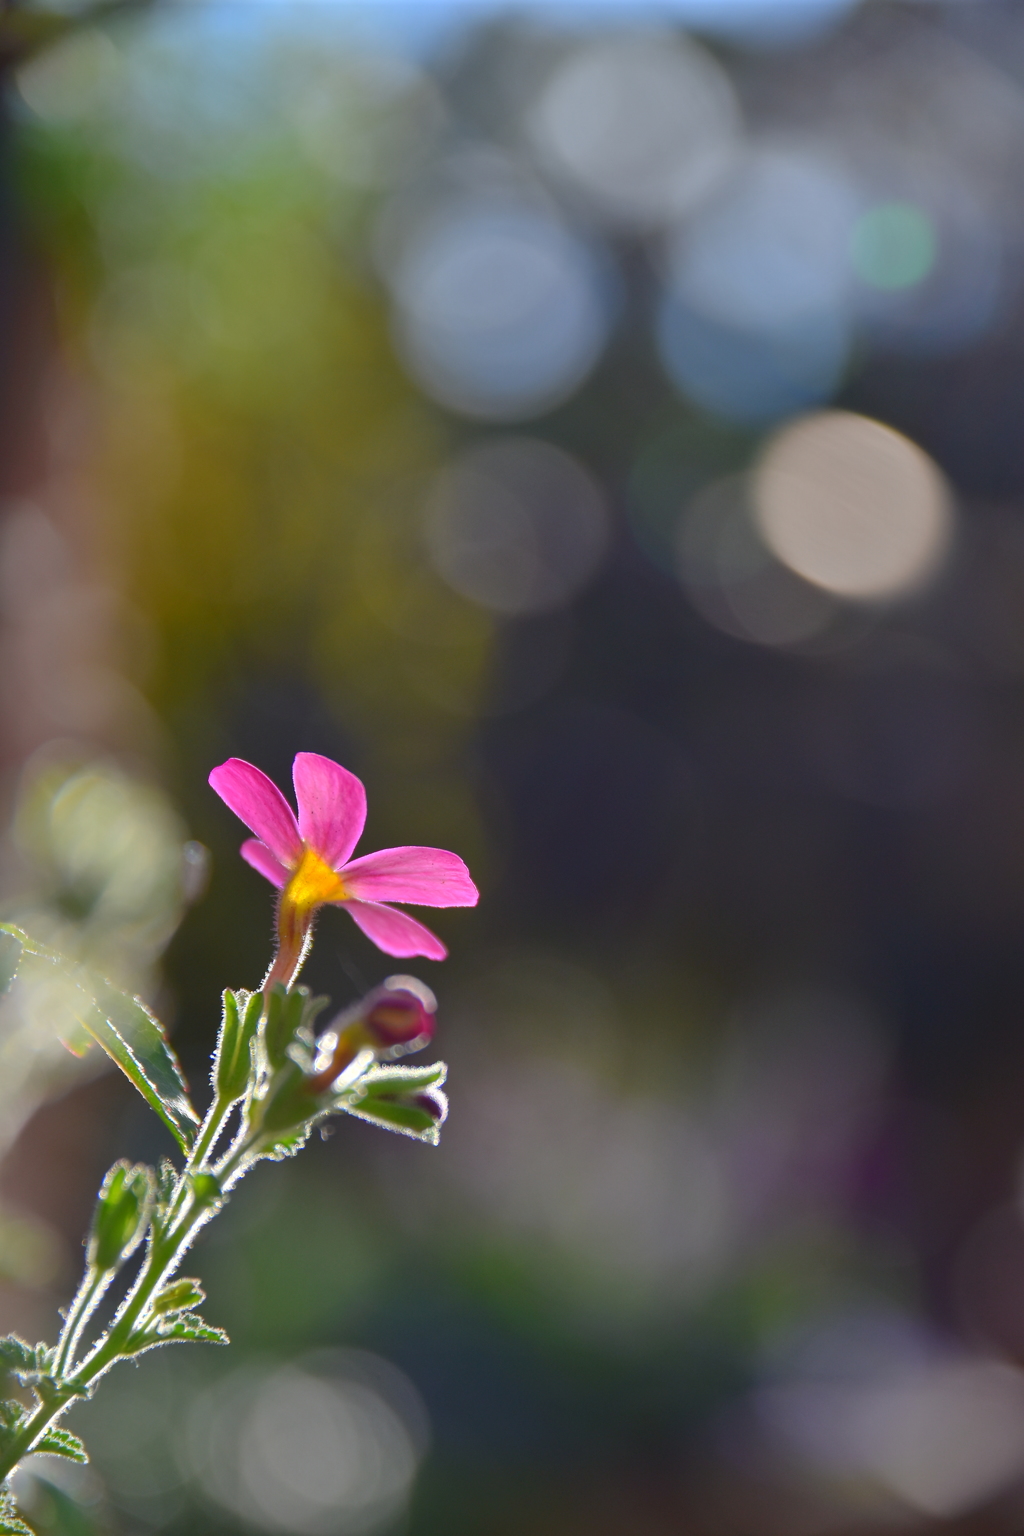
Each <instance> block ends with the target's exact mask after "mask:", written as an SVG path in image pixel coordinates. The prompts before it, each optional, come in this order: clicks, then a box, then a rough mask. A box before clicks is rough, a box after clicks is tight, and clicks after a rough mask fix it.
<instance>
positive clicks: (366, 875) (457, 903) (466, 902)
mask: <svg viewBox="0 0 1024 1536" xmlns="http://www.w3.org/2000/svg"><path fill="white" fill-rule="evenodd" d="M341 877H342V879H343V881H344V882H345V889H346V890H347V891H350V892H351V894H352V895H353V896H354V897H356V899H357V900H360V901H412V902H418V903H419V904H420V905H421V906H424V907H475V906H476V904H477V901H478V900H479V898H480V893H479V891H478V890H477V888H476V886H475V885H474V884H473V882H472V880H471V879H470V876H469V870H468V869H467V868H466V866H465V864H464V863H463V862H462V860H461V859H460V858H459V856H458V854H457V853H449V852H448V851H447V849H445V848H383V849H381V851H380V853H367V854H365V855H364V857H363V858H361V859H353V861H352V863H351V864H346V865H345V867H344V869H343V870H342V871H341Z"/></svg>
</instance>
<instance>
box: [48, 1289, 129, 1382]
mask: <svg viewBox="0 0 1024 1536" xmlns="http://www.w3.org/2000/svg"><path fill="white" fill-rule="evenodd" d="M113 1278H114V1271H113V1270H111V1269H91V1268H90V1269H87V1270H86V1272H85V1274H84V1275H83V1276H82V1283H81V1285H80V1286H79V1287H78V1292H77V1294H76V1296H75V1299H74V1301H73V1302H72V1303H71V1306H70V1307H69V1308H68V1315H67V1318H66V1319H65V1322H64V1328H63V1330H62V1332H61V1336H60V1342H59V1343H58V1345H57V1354H56V1356H55V1358H54V1362H53V1374H54V1375H55V1376H58V1377H59V1376H63V1375H64V1373H65V1371H66V1370H67V1368H68V1366H69V1365H70V1363H71V1361H72V1360H73V1359H74V1355H75V1348H76V1346H77V1344H78V1341H79V1339H80V1338H81V1336H82V1329H83V1328H84V1327H85V1325H86V1323H87V1322H88V1321H89V1319H90V1317H91V1316H92V1314H93V1312H95V1310H96V1307H97V1305H98V1303H99V1301H100V1298H101V1297H102V1295H103V1293H104V1291H105V1290H106V1289H107V1286H108V1285H109V1284H110V1282H111V1280H112V1279H113Z"/></svg>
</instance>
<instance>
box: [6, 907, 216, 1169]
mask: <svg viewBox="0 0 1024 1536" xmlns="http://www.w3.org/2000/svg"><path fill="white" fill-rule="evenodd" d="M0 934H3V935H5V936H7V937H8V938H13V939H15V940H17V941H18V943H20V944H21V946H22V948H23V950H24V951H25V952H26V953H27V954H31V955H35V956H37V957H38V958H39V959H41V960H45V961H47V962H48V963H49V964H50V965H53V966H55V967H56V969H57V970H59V971H60V972H61V974H62V975H64V976H66V977H67V978H68V979H69V980H70V981H71V982H72V983H73V984H74V986H75V987H76V988H77V989H78V992H79V993H80V994H81V997H82V1004H81V1010H80V1011H79V1012H78V1013H77V1023H78V1024H79V1025H80V1026H81V1028H83V1029H84V1030H85V1031H86V1032H87V1033H88V1034H89V1035H91V1036H92V1038H93V1039H94V1040H95V1041H96V1042H97V1044H99V1045H101V1046H102V1047H103V1049H104V1050H105V1051H106V1053H107V1055H108V1056H109V1057H110V1058H111V1060H112V1061H114V1062H116V1063H117V1065H118V1066H119V1067H120V1068H121V1071H122V1072H123V1073H124V1074H125V1076H126V1077H127V1078H128V1079H129V1081H130V1082H131V1083H133V1084H134V1086H135V1087H136V1088H137V1089H138V1091H139V1092H140V1093H141V1094H142V1097H143V1098H144V1099H145V1100H146V1102H147V1104H149V1106H150V1108H151V1109H153V1110H155V1111H156V1113H157V1114H158V1115H159V1116H160V1119H161V1120H162V1121H163V1122H164V1124H165V1125H166V1126H167V1128H168V1130H169V1131H170V1132H171V1134H172V1135H173V1136H174V1138H175V1140H176V1141H177V1142H178V1145H179V1146H180V1147H181V1149H182V1151H183V1152H189V1151H191V1149H192V1144H193V1142H194V1141H195V1137H196V1130H197V1128H198V1125H199V1116H198V1115H197V1114H196V1112H195V1110H194V1109H193V1108H192V1105H191V1103H190V1102H189V1097H188V1087H187V1085H186V1082H185V1079H184V1077H183V1076H182V1072H181V1068H180V1066H179V1065H178V1059H177V1057H176V1056H175V1054H174V1052H173V1051H172V1050H171V1047H170V1045H169V1044H168V1042H167V1036H166V1035H165V1033H164V1028H163V1025H162V1024H161V1023H160V1021H159V1019H157V1018H156V1017H155V1016H154V1015H153V1014H152V1013H151V1012H150V1011H149V1009H148V1008H147V1007H146V1005H145V1003H143V1002H142V1001H141V1000H140V999H139V998H137V997H130V996H129V995H128V994H127V993H126V992H121V991H120V990H119V989H118V988H117V987H115V986H113V985H112V984H111V983H110V982H109V981H106V980H105V979H104V978H103V977H102V976H97V975H94V974H93V973H91V972H89V971H87V970H85V969H84V968H83V967H81V966H76V965H74V964H73V962H72V961H70V960H68V959H67V958H66V957H65V956H64V955H61V954H58V953H57V951H56V950H53V949H49V948H47V946H46V945H45V944H39V943H37V941H36V940H35V939H33V938H31V937H30V936H29V935H28V934H26V933H25V932H24V931H23V930H22V929H20V928H17V927H15V926H14V924H13V923H0Z"/></svg>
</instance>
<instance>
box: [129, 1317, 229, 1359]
mask: <svg viewBox="0 0 1024 1536" xmlns="http://www.w3.org/2000/svg"><path fill="white" fill-rule="evenodd" d="M230 1342H231V1340H230V1339H229V1338H228V1336H227V1334H226V1333H225V1332H224V1330H223V1328H214V1327H212V1326H211V1324H209V1323H208V1322H206V1321H205V1319H204V1318H201V1317H200V1316H199V1315H198V1313H196V1312H179V1313H177V1314H176V1315H175V1316H173V1317H158V1318H156V1319H155V1320H154V1321H153V1323H151V1324H150V1326H149V1327H147V1328H143V1329H140V1330H139V1332H138V1333H133V1334H132V1336H131V1338H130V1339H129V1340H128V1342H127V1344H126V1345H125V1348H124V1353H125V1354H126V1355H141V1354H143V1353H144V1351H145V1350H147V1349H158V1348H159V1347H160V1345H161V1344H230Z"/></svg>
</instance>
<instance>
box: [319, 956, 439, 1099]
mask: <svg viewBox="0 0 1024 1536" xmlns="http://www.w3.org/2000/svg"><path fill="white" fill-rule="evenodd" d="M436 1008H437V1000H436V998H435V997H434V994H433V992H431V990H430V988H429V987H428V986H426V985H425V984H424V983H423V982H422V981H419V980H418V979H417V978H416V977H415V976H389V977H388V979H387V981H386V982H385V983H384V985H383V986H382V987H375V988H374V989H373V991H372V992H369V993H367V995H366V997H364V998H363V999H362V1000H361V1001H360V1002H359V1003H357V1004H356V1005H355V1007H354V1008H351V1009H349V1010H348V1012H347V1013H345V1014H343V1015H342V1016H341V1019H339V1020H338V1025H342V1026H343V1027H341V1028H339V1027H338V1025H336V1026H335V1029H334V1030H332V1031H328V1034H327V1036H325V1037H324V1039H323V1040H322V1041H321V1050H322V1051H323V1049H324V1047H326V1049H327V1050H328V1051H330V1055H329V1056H328V1058H327V1061H326V1062H325V1063H324V1064H323V1066H322V1067H321V1070H320V1071H319V1072H318V1073H316V1075H315V1076H314V1077H311V1078H309V1079H308V1080H307V1083H306V1089H307V1092H309V1093H313V1094H318V1093H323V1092H325V1090H326V1089H328V1088H329V1087H330V1086H331V1085H332V1083H334V1082H335V1080H336V1079H337V1078H338V1077H339V1076H340V1075H341V1073H342V1072H344V1070H345V1068H346V1067H347V1066H348V1065H349V1063H350V1062H352V1061H354V1060H355V1058H356V1057H357V1056H358V1055H359V1053H360V1051H366V1050H371V1051H372V1052H373V1053H374V1055H375V1056H376V1057H377V1058H378V1059H380V1060H392V1059H393V1058H394V1057H396V1056H404V1055H405V1054H406V1053H407V1052H408V1051H418V1050H420V1049H422V1047H423V1046H425V1045H426V1044H427V1042H428V1041H429V1040H431V1039H432V1037H433V1034H434V1013H435V1011H436ZM320 1062H323V1055H321V1057H320ZM320 1062H318V1063H317V1065H320Z"/></svg>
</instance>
